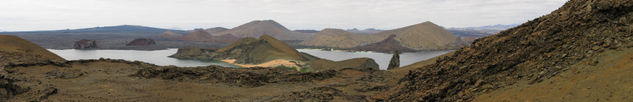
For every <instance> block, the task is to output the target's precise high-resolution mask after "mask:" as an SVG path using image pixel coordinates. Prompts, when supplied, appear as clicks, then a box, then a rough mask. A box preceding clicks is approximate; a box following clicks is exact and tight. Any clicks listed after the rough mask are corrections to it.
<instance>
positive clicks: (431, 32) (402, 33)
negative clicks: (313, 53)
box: [302, 22, 464, 50]
mask: <svg viewBox="0 0 633 102" xmlns="http://www.w3.org/2000/svg"><path fill="white" fill-rule="evenodd" d="M390 35H396V37H395V38H394V39H395V40H396V41H398V42H400V43H401V45H402V46H404V47H407V48H410V49H414V50H444V49H455V48H459V47H461V46H462V44H463V43H464V42H463V41H461V40H460V39H459V38H458V37H457V36H455V35H453V34H451V33H450V32H448V31H446V30H445V29H444V28H442V27H440V26H438V25H435V24H434V23H432V22H424V23H420V24H416V25H411V26H407V27H403V28H399V29H394V30H388V31H383V32H380V33H377V34H354V33H350V32H347V31H343V30H328V29H326V30H324V31H322V32H319V33H317V34H316V35H315V36H313V37H312V38H311V39H309V40H306V41H304V42H303V43H302V44H303V45H307V46H317V47H335V48H353V47H359V46H362V45H367V44H372V43H377V42H380V41H382V40H384V39H387V38H388V37H389V36H390Z"/></svg>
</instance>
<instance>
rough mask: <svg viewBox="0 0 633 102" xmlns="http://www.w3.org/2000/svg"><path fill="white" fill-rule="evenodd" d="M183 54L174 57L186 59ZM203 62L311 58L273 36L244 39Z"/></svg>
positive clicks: (213, 52) (219, 50)
mask: <svg viewBox="0 0 633 102" xmlns="http://www.w3.org/2000/svg"><path fill="white" fill-rule="evenodd" d="M183 56H187V55H181V54H178V53H177V54H175V55H173V56H172V57H175V58H186V57H183ZM198 56H206V57H205V58H201V59H202V60H223V59H236V60H237V61H236V63H240V64H259V63H264V62H268V61H272V60H275V59H286V60H295V61H307V60H309V59H310V58H308V57H309V56H305V55H303V54H302V53H299V52H298V51H297V50H295V49H294V48H292V47H290V46H289V45H287V44H285V43H283V42H281V41H279V40H276V39H274V38H273V37H271V36H268V35H264V36H261V37H259V39H255V38H243V39H240V40H238V41H236V42H234V43H232V44H230V45H228V46H225V47H222V48H220V49H217V50H214V51H212V52H209V53H208V54H207V55H198Z"/></svg>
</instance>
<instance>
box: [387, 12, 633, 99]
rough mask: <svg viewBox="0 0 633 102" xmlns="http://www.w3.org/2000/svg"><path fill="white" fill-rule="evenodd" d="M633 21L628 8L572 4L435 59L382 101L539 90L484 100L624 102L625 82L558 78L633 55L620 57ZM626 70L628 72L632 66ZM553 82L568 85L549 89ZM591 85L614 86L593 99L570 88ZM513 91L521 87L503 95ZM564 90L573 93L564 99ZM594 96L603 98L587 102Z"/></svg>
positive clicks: (628, 42) (607, 78) (628, 41)
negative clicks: (607, 59)
mask: <svg viewBox="0 0 633 102" xmlns="http://www.w3.org/2000/svg"><path fill="white" fill-rule="evenodd" d="M631 16H633V1H631V0H597V1H590V0H571V1H569V2H567V3H566V4H565V5H564V6H563V7H561V8H559V9H558V10H556V11H554V12H552V13H551V14H548V15H545V16H543V17H540V18H537V19H534V20H531V21H529V22H527V23H524V24H522V25H520V26H518V27H516V28H512V29H509V30H506V31H503V32H500V33H499V34H497V35H493V36H489V37H485V38H481V39H478V40H476V41H475V42H474V44H472V45H471V46H468V47H464V48H461V49H459V50H457V51H455V53H454V54H452V55H450V56H446V57H441V58H438V59H437V61H436V62H437V63H434V64H430V65H427V66H425V67H421V68H417V69H416V70H413V71H411V72H410V73H409V74H408V75H406V76H405V77H404V78H402V79H401V81H400V82H401V85H400V86H399V88H397V89H398V90H395V91H394V92H393V93H392V94H391V95H389V97H388V98H386V99H387V100H389V101H414V100H418V101H468V100H472V99H473V98H474V97H476V96H478V95H481V94H482V93H487V92H490V91H491V90H497V89H499V88H509V90H514V89H512V88H513V87H518V88H525V87H528V86H530V85H538V86H535V87H534V88H525V89H520V90H522V91H519V90H515V91H513V92H516V93H512V92H509V93H506V94H494V93H493V94H492V95H495V96H487V97H491V98H490V99H497V100H493V101H504V100H501V99H512V97H522V98H515V99H527V100H526V101H528V100H534V101H539V100H540V99H553V98H555V100H568V101H580V100H583V101H586V100H596V101H598V100H607V101H609V94H612V95H614V96H627V94H619V93H630V92H631V91H633V90H631V89H630V88H628V89H627V88H623V87H622V86H620V85H617V83H618V82H621V80H616V79H620V78H626V77H624V76H622V77H620V76H616V75H613V76H605V75H600V76H596V77H598V78H604V79H601V80H603V81H598V80H592V79H574V78H572V77H569V76H560V75H561V74H560V73H569V72H571V73H575V74H571V75H573V76H576V75H580V73H582V72H578V71H579V70H582V69H583V67H584V66H591V65H594V64H595V63H599V62H602V61H600V59H599V58H598V55H607V56H608V55H611V54H614V53H609V52H603V51H605V50H616V51H617V50H618V49H620V50H631V49H624V48H625V47H626V46H628V47H631V46H630V45H632V44H633V43H632V42H633V39H632V36H633V35H631V33H632V32H633V28H632V27H631V26H630V24H632V23H633V19H632V18H631ZM624 61H625V62H628V61H627V60H624ZM618 63H619V62H618ZM574 65H581V66H574ZM623 66H628V67H629V68H630V67H631V65H623ZM601 67H602V66H601ZM605 67H606V68H605ZM617 68H620V67H612V68H611V69H609V68H608V66H604V67H603V68H601V69H605V70H615V69H617ZM618 70H619V69H618ZM601 72H602V71H596V72H595V73H601ZM589 73H594V72H589ZM597 75H599V74H597ZM619 75H623V74H619ZM557 76H560V77H557ZM580 76H583V75H580ZM552 77H557V78H563V79H569V80H568V81H549V80H552V79H550V78H552ZM583 78H587V77H583ZM544 80H547V81H544ZM573 80H579V81H573ZM627 80H628V79H627ZM542 82H547V83H542ZM567 82H571V83H567ZM563 83H567V84H563ZM590 83H609V84H606V85H616V86H613V87H616V88H614V89H615V90H600V91H598V90H596V91H594V89H592V88H591V87H575V86H594V85H590ZM583 84H585V85H583ZM511 85H518V86H512V87H508V86H511ZM540 85H555V86H554V87H547V88H553V89H551V90H547V89H545V90H540V89H539V90H532V89H536V88H538V87H541V86H540ZM557 85H561V86H557ZM564 85H574V86H564ZM597 87H598V86H597ZM609 87H612V86H609ZM579 88H582V89H579ZM568 89H571V90H574V91H567V92H565V90H568ZM539 91H540V93H542V94H541V95H542V96H543V97H541V96H539V95H537V96H534V94H533V93H535V92H536V93H539ZM569 92H579V93H569ZM495 93H497V92H495ZM499 93H502V92H499ZM586 93H592V94H591V95H588V94H586ZM614 93H618V94H614ZM605 94H606V95H605ZM496 95H499V96H496ZM524 95H525V96H524ZM546 95H551V96H546ZM557 95H559V96H562V97H558V96H557ZM593 95H598V96H605V97H600V98H597V99H588V98H592V97H593ZM506 96H508V97H506ZM594 98H595V97H594ZM613 98H620V99H623V100H627V99H631V98H627V97H613ZM620 99H618V100H620ZM555 100H552V101H555ZM506 101H510V100H506ZM514 101H518V100H514Z"/></svg>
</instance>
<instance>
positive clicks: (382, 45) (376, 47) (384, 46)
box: [350, 35, 416, 53]
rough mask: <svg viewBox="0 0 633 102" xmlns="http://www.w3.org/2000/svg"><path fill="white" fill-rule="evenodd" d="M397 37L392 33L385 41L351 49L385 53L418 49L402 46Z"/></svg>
mask: <svg viewBox="0 0 633 102" xmlns="http://www.w3.org/2000/svg"><path fill="white" fill-rule="evenodd" d="M395 38H396V35H391V36H389V37H387V39H385V40H383V41H380V42H377V43H372V44H368V45H362V46H358V47H354V48H351V49H350V50H356V51H376V52H383V53H393V52H394V51H400V52H415V51H416V50H414V49H410V48H407V47H404V46H402V44H401V43H400V41H397V40H396V39H395Z"/></svg>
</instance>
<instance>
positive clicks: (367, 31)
mask: <svg viewBox="0 0 633 102" xmlns="http://www.w3.org/2000/svg"><path fill="white" fill-rule="evenodd" d="M346 31H348V32H352V33H356V34H376V33H379V32H382V31H385V30H379V29H375V28H367V29H363V30H359V29H357V28H352V29H347V30H346Z"/></svg>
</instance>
